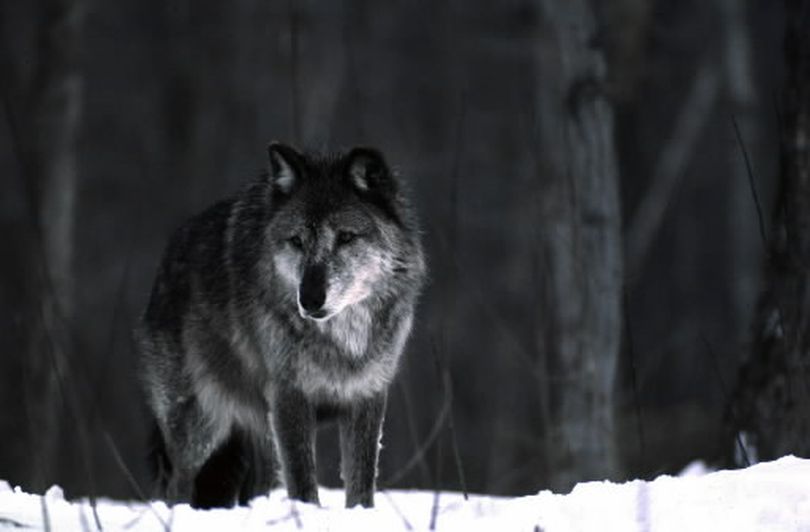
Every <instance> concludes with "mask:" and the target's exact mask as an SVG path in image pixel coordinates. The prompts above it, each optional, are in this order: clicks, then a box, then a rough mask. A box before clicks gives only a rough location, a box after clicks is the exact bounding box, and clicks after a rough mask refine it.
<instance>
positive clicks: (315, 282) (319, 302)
mask: <svg viewBox="0 0 810 532" xmlns="http://www.w3.org/2000/svg"><path fill="white" fill-rule="evenodd" d="M325 302H326V270H325V268H324V267H323V266H312V267H309V268H307V269H306V270H305V271H304V278H303V279H302V280H301V286H299V287H298V304H299V306H300V307H301V311H302V312H301V314H302V315H304V317H312V318H319V317H323V316H325V315H326V311H324V310H323V304H324V303H325Z"/></svg>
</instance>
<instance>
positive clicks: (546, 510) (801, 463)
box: [0, 456, 810, 532]
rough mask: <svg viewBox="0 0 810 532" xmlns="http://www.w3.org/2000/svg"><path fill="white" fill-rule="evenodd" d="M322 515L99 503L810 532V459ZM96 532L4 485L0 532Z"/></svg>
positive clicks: (268, 506)
mask: <svg viewBox="0 0 810 532" xmlns="http://www.w3.org/2000/svg"><path fill="white" fill-rule="evenodd" d="M321 500H322V502H323V507H320V508H318V507H314V506H311V505H306V504H300V503H292V502H291V501H289V500H287V499H286V497H285V496H284V495H283V494H282V492H281V491H278V490H277V491H274V492H272V493H271V494H270V496H269V497H260V498H258V499H255V500H254V501H253V502H252V503H251V505H250V507H247V508H236V509H233V510H213V511H207V512H206V511H196V510H192V509H191V508H190V507H188V506H187V505H178V506H175V507H173V508H169V507H167V506H166V505H165V504H164V503H161V502H155V503H151V504H144V503H122V502H117V501H110V500H99V501H98V505H97V515H98V519H99V521H100V522H101V524H102V526H103V528H104V529H105V530H122V529H126V530H167V529H171V530H173V531H177V532H180V531H186V530H188V531H195V532H196V531H201V530H259V529H263V530H267V529H272V530H299V529H303V530H351V531H362V530H371V531H389V530H428V529H430V528H431V524H432V525H433V526H434V528H435V529H437V530H442V529H444V530H463V531H468V530H482V531H483V530H487V531H492V530H495V531H498V532H506V531H512V530H526V531H535V530H542V531H544V532H565V531H579V530H584V531H586V530H598V531H614V530H615V531H621V532H625V531H626V532H632V531H644V532H647V531H654V532H660V531H670V530H671V531H677V532H684V531H699V530H707V531H708V530H710V531H713V532H714V531H726V530H727V531H734V532H745V531H755V530H756V531H762V530H765V531H791V532H796V531H804V532H810V460H803V459H799V458H795V457H792V456H788V457H785V458H782V459H780V460H776V461H774V462H767V463H761V464H758V465H755V466H752V467H749V468H748V469H743V470H736V471H719V472H715V473H708V474H705V475H701V474H700V471H698V472H697V474H695V472H694V471H693V472H692V473H690V474H688V475H684V476H681V477H669V476H662V477H658V478H657V479H655V480H654V481H649V482H645V481H641V480H635V481H632V482H627V483H623V484H614V483H611V482H585V483H582V484H578V485H577V486H576V487H575V488H574V489H573V490H572V491H571V493H569V494H567V495H558V494H554V493H551V492H549V491H542V492H540V493H539V494H537V495H533V496H528V497H519V498H501V497H488V496H481V495H474V496H471V497H470V499H469V500H468V501H465V500H464V498H463V497H462V496H461V495H459V494H457V493H440V494H438V495H437V494H434V493H431V492H416V491H388V492H383V493H379V494H378V495H377V498H376V502H377V508H376V509H374V510H363V509H360V508H356V509H351V510H346V509H343V508H342V504H343V494H342V493H341V492H340V491H338V490H326V489H322V490H321ZM26 528H33V529H43V528H50V529H51V530H54V531H62V530H81V531H86V530H95V529H96V525H95V517H94V515H93V511H92V509H91V507H90V505H89V504H88V502H87V501H86V500H82V501H76V502H69V501H66V500H64V498H63V497H62V494H61V490H59V489H58V488H51V489H50V490H49V491H48V492H47V493H46V494H45V495H44V496H39V495H30V494H26V493H23V492H21V491H20V490H18V489H17V490H12V489H11V488H10V487H9V486H8V484H7V483H3V482H0V529H3V530H5V529H14V530H20V529H26Z"/></svg>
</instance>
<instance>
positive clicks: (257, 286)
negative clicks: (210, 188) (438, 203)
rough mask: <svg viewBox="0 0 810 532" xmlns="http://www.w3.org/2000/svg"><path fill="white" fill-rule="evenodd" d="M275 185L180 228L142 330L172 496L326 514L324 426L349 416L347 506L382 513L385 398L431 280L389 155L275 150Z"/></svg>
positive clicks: (264, 180) (252, 190)
mask: <svg viewBox="0 0 810 532" xmlns="http://www.w3.org/2000/svg"><path fill="white" fill-rule="evenodd" d="M268 155H269V165H268V171H267V172H266V173H265V174H264V175H262V176H261V177H260V178H258V179H256V180H254V181H253V182H251V183H250V184H249V185H247V186H246V187H245V188H244V189H243V190H242V191H241V192H240V193H238V194H237V195H235V197H233V198H231V199H228V200H224V201H221V202H219V203H217V204H215V205H213V206H211V207H210V208H208V209H207V210H206V211H204V212H203V213H201V214H199V215H197V216H196V217H194V218H192V219H191V220H189V221H188V222H187V223H185V224H184V225H183V226H182V227H180V228H179V229H178V230H177V231H176V232H175V233H174V235H173V236H172V237H171V240H170V242H169V244H168V247H167V249H166V251H165V254H164V257H163V259H162V262H161V265H160V267H159V270H158V273H157V276H156V280H155V282H154V286H153V289H152V293H151V297H150V301H149V303H148V306H147V309H146V311H145V313H144V315H143V317H142V319H141V321H140V323H139V325H138V327H137V329H136V341H137V344H138V348H139V353H140V356H139V362H140V373H141V380H142V383H143V389H144V391H145V395H146V399H147V401H146V402H147V404H148V406H149V408H150V410H151V413H152V415H153V416H154V421H155V425H156V431H155V432H156V434H155V436H156V452H155V456H156V458H157V464H158V465H159V466H160V467H159V469H160V471H161V475H160V480H161V482H160V483H159V484H160V489H161V495H162V496H163V497H165V498H167V499H168V500H170V501H174V502H180V501H188V502H190V503H191V504H192V505H193V506H196V507H214V506H231V505H233V504H235V503H236V502H240V503H245V502H246V501H247V500H249V499H250V498H252V497H253V496H256V495H260V494H266V493H267V492H268V490H269V489H270V488H271V487H272V485H273V483H274V479H275V477H276V473H277V471H278V470H279V469H280V476H281V477H282V480H283V482H284V484H285V486H286V489H287V492H288V494H289V497H290V498H293V499H298V500H302V501H308V502H313V503H318V487H317V482H316V467H315V463H316V462H315V453H314V438H315V427H316V421H317V419H318V418H319V415H320V414H322V413H324V412H331V413H333V414H334V415H335V416H337V421H338V426H339V436H340V451H341V478H342V479H343V481H344V485H345V491H346V506H347V507H351V506H354V505H357V504H360V505H363V506H366V507H370V506H373V504H374V490H375V479H376V476H377V461H378V455H379V448H380V445H379V442H380V438H381V430H382V428H381V427H382V423H383V417H384V413H385V406H386V396H387V390H388V387H389V384H390V383H391V381H392V379H393V378H394V375H395V373H396V370H397V364H398V361H399V359H400V356H401V354H402V352H403V349H404V347H405V343H406V340H407V338H408V336H409V333H410V330H411V324H412V321H413V315H414V307H415V305H416V302H417V297H418V295H419V293H420V290H421V287H422V284H423V280H424V277H425V260H424V255H423V251H422V247H421V243H420V236H419V230H418V227H417V223H416V217H415V215H414V211H413V209H412V207H411V206H410V204H409V202H408V199H407V194H406V193H405V191H404V190H403V183H401V182H400V180H399V179H398V177H397V176H395V175H394V173H393V172H392V171H391V170H390V168H389V166H388V164H387V163H386V161H385V159H384V157H383V155H382V154H381V153H380V152H379V151H377V150H376V149H372V148H365V147H358V148H354V149H352V150H350V151H348V152H347V153H339V154H335V155H331V156H324V155H309V154H304V153H301V152H299V151H297V150H295V149H294V148H292V147H290V146H287V145H284V144H280V143H271V144H270V145H269V147H268Z"/></svg>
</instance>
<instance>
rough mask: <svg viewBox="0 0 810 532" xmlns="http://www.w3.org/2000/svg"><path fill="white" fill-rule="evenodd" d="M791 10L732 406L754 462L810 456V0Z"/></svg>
mask: <svg viewBox="0 0 810 532" xmlns="http://www.w3.org/2000/svg"><path fill="white" fill-rule="evenodd" d="M786 7H787V14H786V15H787V16H786V24H787V27H786V32H785V53H786V57H787V81H786V83H785V93H784V97H783V111H782V117H783V134H782V158H781V168H780V183H779V192H778V195H777V205H776V210H775V216H774V222H773V227H772V230H771V232H770V239H769V254H768V264H767V272H766V275H767V278H766V287H765V289H764V292H763V294H762V295H761V298H760V302H759V305H758V308H757V315H756V317H755V319H754V331H753V334H754V341H753V344H752V348H753V351H752V353H751V359H750V360H749V362H748V363H746V364H745V365H744V366H743V368H742V370H741V373H740V378H739V381H738V383H737V390H736V394H735V397H734V403H733V410H732V414H733V415H732V417H733V419H732V422H734V424H735V425H736V428H737V430H738V431H741V432H744V433H746V435H747V436H748V438H747V439H748V441H749V442H751V443H753V447H749V449H748V451H749V453H748V454H749V456H748V457H747V458H748V460H749V461H754V460H756V459H757V458H759V459H764V460H767V459H772V458H776V457H779V456H782V455H784V454H787V453H793V454H798V455H802V456H807V455H810V371H809V370H810V276H809V275H808V273H810V0H787V1H786ZM742 441H743V440H742V439H739V440H738V444H739V443H741V442H742ZM753 448H755V449H756V455H757V456H751V452H750V451H751V450H752V449H753Z"/></svg>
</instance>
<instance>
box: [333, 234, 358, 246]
mask: <svg viewBox="0 0 810 532" xmlns="http://www.w3.org/2000/svg"><path fill="white" fill-rule="evenodd" d="M355 238H357V235H356V234H355V233H352V232H350V231H341V232H339V233H338V236H337V243H338V244H340V245H341V246H342V245H345V244H348V243H350V242H352V241H353V240H354V239H355Z"/></svg>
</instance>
